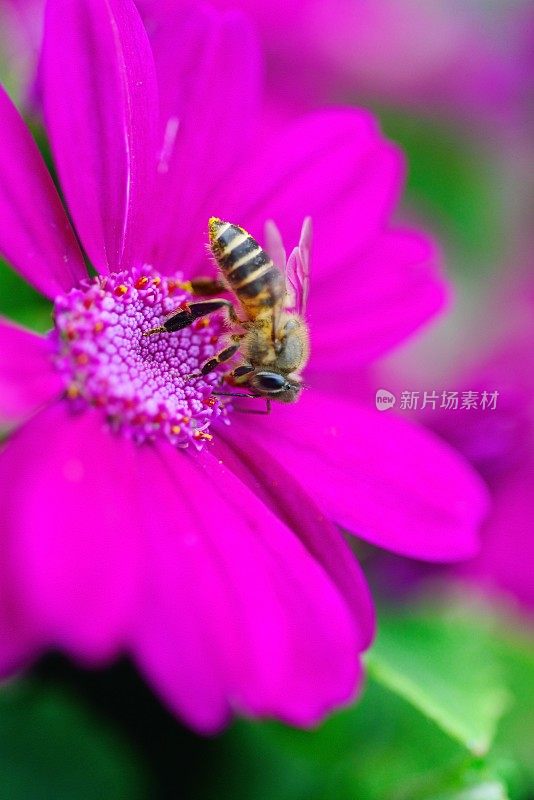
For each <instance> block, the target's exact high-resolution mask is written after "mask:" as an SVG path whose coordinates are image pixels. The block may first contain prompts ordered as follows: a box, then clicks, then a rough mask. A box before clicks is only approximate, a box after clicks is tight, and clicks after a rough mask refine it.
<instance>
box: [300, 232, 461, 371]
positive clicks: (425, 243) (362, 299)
mask: <svg viewBox="0 0 534 800" xmlns="http://www.w3.org/2000/svg"><path fill="white" fill-rule="evenodd" d="M316 261H317V259H316V257H315V253H314V257H313V263H314V270H313V274H312V284H311V290H310V302H309V311H308V319H309V323H310V328H311V331H312V337H313V343H314V346H313V350H312V359H311V361H310V367H309V368H310V369H311V370H315V371H317V372H320V373H322V374H324V373H325V372H328V371H329V370H335V369H342V370H344V371H346V372H347V374H348V373H349V371H350V370H353V369H354V368H356V367H359V366H362V365H364V364H367V363H369V362H371V361H373V360H374V359H375V358H377V356H379V355H381V354H382V353H384V352H386V351H387V350H389V349H391V348H392V347H393V346H394V345H396V344H398V343H399V342H402V341H403V340H404V339H406V337H407V336H408V335H409V334H411V333H412V332H413V331H414V330H416V329H417V328H418V327H420V326H421V325H422V324H423V323H424V322H426V321H427V320H428V319H429V318H430V317H432V316H433V315H434V314H435V313H436V312H437V311H438V310H439V309H440V308H442V307H443V305H444V303H445V301H446V297H447V287H446V284H445V282H444V280H443V279H442V277H441V276H440V274H439V270H438V268H437V263H438V261H439V258H438V255H437V253H436V251H435V248H434V247H433V245H432V244H431V242H430V241H429V240H428V239H426V238H425V237H423V236H421V235H420V234H417V233H414V232H412V231H404V230H397V231H388V232H385V233H382V234H380V236H378V237H377V238H376V241H375V242H373V244H372V245H371V246H370V247H369V248H368V249H367V250H366V251H365V253H363V254H362V255H360V256H359V257H356V258H355V259H354V260H353V261H351V262H350V263H347V264H346V265H345V267H344V268H341V269H339V270H338V271H337V272H335V273H333V274H331V275H330V276H325V277H323V278H322V279H321V276H320V275H319V276H317V279H315V278H316V275H315V263H316ZM340 285H342V286H343V291H342V292H340V291H339V287H340ZM333 309H335V313H332V312H333ZM341 344H342V345H343V346H342V347H341V346H340V345H341Z"/></svg>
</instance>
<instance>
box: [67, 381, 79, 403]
mask: <svg viewBox="0 0 534 800" xmlns="http://www.w3.org/2000/svg"><path fill="white" fill-rule="evenodd" d="M79 395H80V390H79V389H78V387H77V386H76V385H75V384H74V383H71V385H70V386H69V387H68V389H67V397H69V398H70V399H71V400H74V399H75V398H76V397H79Z"/></svg>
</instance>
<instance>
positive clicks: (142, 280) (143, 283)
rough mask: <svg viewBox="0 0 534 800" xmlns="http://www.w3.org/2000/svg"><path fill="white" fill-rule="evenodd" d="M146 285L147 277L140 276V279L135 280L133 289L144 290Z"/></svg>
mask: <svg viewBox="0 0 534 800" xmlns="http://www.w3.org/2000/svg"><path fill="white" fill-rule="evenodd" d="M147 283H148V278H147V276H146V275H142V276H141V277H140V278H138V279H137V280H136V282H135V288H136V289H144V288H145V286H146V285H147Z"/></svg>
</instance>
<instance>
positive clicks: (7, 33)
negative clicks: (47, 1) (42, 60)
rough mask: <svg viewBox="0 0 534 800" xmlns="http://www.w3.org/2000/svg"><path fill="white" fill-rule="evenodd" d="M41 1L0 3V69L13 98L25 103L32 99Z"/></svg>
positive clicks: (42, 6) (4, 1)
mask: <svg viewBox="0 0 534 800" xmlns="http://www.w3.org/2000/svg"><path fill="white" fill-rule="evenodd" d="M43 15H44V0H2V2H1V3H0V70H1V71H2V72H1V74H2V79H3V80H5V81H6V82H7V83H8V85H9V87H10V90H11V92H12V94H13V95H15V96H16V97H17V100H19V101H20V102H21V103H23V104H26V103H27V102H28V101H30V100H31V99H32V98H31V97H30V96H29V92H28V88H30V94H31V87H32V86H33V84H34V80H35V75H36V71H37V62H38V58H39V50H40V47H41V37H42V26H43Z"/></svg>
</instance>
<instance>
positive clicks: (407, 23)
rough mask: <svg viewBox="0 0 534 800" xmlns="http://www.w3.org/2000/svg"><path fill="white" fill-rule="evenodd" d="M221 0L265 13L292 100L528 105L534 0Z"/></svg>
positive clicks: (279, 73)
mask: <svg viewBox="0 0 534 800" xmlns="http://www.w3.org/2000/svg"><path fill="white" fill-rule="evenodd" d="M146 2H147V0H140V3H141V4H143V3H146ZM216 2H217V4H218V5H219V6H220V7H222V8H232V7H238V8H241V9H243V10H245V11H246V12H247V13H249V14H250V15H251V17H252V18H253V19H254V20H255V22H256V23H257V25H258V28H259V30H260V32H261V35H262V39H263V42H264V44H265V47H266V49H267V53H268V56H269V66H270V78H271V81H270V82H271V84H272V88H273V93H274V94H275V96H277V97H278V98H281V97H282V98H285V99H286V101H287V102H291V101H293V102H297V103H299V104H301V103H302V101H303V100H304V101H305V100H306V99H307V100H308V101H310V100H311V102H312V103H315V104H316V103H317V102H321V101H324V100H325V99H330V100H331V99H332V98H336V97H337V98H340V97H343V98H346V99H349V98H351V99H353V100H354V98H359V99H360V101H361V100H362V99H365V100H374V101H379V102H387V103H393V104H397V105H398V104H400V105H405V104H407V105H410V106H412V107H413V106H417V107H419V108H422V109H423V110H424V111H425V112H428V111H429V110H434V111H436V110H438V111H442V112H446V113H449V114H450V112H451V111H452V112H453V113H454V115H455V116H461V117H468V118H469V119H471V120H475V121H479V122H480V119H481V118H482V119H486V120H487V118H488V116H489V117H491V118H492V119H493V120H494V121H496V122H502V123H508V122H510V121H517V114H518V111H519V106H520V105H521V104H523V103H525V102H526V96H525V94H526V92H525V90H526V88H527V86H528V85H530V82H531V78H529V77H528V75H527V74H526V72H525V63H524V59H523V55H524V53H523V42H524V34H523V31H524V26H525V22H526V21H527V20H528V17H529V16H531V8H530V4H529V3H528V2H519V3H505V2H503V3H492V4H484V3H473V2H469V1H468V0H465V1H464V2H458V1H457V0H427V1H426V2H421V1H420V0H329V2H324V0H286V1H285V2H284V1H283V0H271V2H269V3H266V2H262V0H216ZM303 86H305V87H306V91H303Z"/></svg>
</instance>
